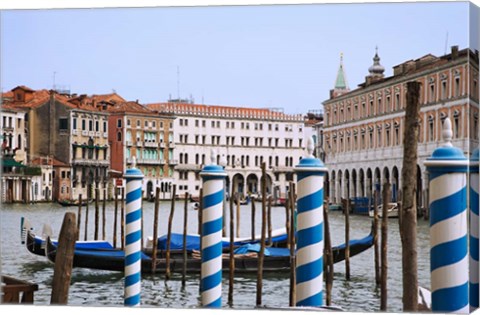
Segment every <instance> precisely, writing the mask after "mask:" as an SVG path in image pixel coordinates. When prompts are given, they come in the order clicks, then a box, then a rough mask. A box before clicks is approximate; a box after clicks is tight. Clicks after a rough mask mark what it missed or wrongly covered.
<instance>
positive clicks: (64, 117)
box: [3, 86, 110, 200]
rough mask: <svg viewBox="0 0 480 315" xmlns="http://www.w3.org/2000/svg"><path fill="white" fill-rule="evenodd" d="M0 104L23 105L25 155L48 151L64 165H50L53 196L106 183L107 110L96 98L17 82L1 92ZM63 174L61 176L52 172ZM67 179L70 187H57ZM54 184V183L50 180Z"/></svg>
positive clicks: (71, 195) (75, 193)
mask: <svg viewBox="0 0 480 315" xmlns="http://www.w3.org/2000/svg"><path fill="white" fill-rule="evenodd" d="M6 94H7V95H8V96H10V97H9V98H4V99H3V104H5V105H7V106H10V107H13V108H16V109H21V110H24V111H26V113H25V124H26V126H25V137H26V139H27V140H26V141H27V142H26V145H27V147H28V152H27V160H33V159H36V158H41V157H49V158H54V159H56V160H58V161H59V162H61V163H63V165H66V166H67V167H69V169H68V170H62V171H61V172H60V174H56V172H55V170H54V171H53V173H52V174H53V181H54V182H55V181H57V182H58V183H62V184H59V185H60V186H59V187H60V189H59V190H58V191H55V188H54V189H53V193H54V194H53V200H58V199H59V198H60V197H61V198H66V199H77V198H78V196H79V194H82V195H83V196H84V198H86V197H87V196H88V197H89V198H90V197H92V193H93V189H94V188H106V187H107V181H108V169H109V164H110V149H109V144H108V132H107V131H108V113H106V112H104V111H102V108H101V106H102V102H96V100H95V98H89V97H87V96H86V95H80V96H77V95H69V94H63V93H58V92H56V91H53V90H38V91H35V90H32V89H30V88H28V87H25V86H18V87H16V88H14V89H12V90H11V91H10V93H6ZM63 175H64V176H65V178H62V177H59V178H56V176H63ZM65 179H68V180H69V181H70V183H71V184H70V187H65V188H64V193H63V194H62V189H61V187H62V186H64V184H65V183H66V181H65ZM65 185H66V184H65ZM54 187H55V186H54Z"/></svg>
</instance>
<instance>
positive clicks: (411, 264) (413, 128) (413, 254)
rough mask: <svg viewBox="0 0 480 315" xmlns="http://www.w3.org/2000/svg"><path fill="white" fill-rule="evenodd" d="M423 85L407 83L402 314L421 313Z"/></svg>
mask: <svg viewBox="0 0 480 315" xmlns="http://www.w3.org/2000/svg"><path fill="white" fill-rule="evenodd" d="M419 99H420V83H419V82H407V104H406V108H405V132H404V145H403V166H402V208H399V210H400V213H399V217H400V218H401V219H400V220H401V227H400V236H401V240H402V273H403V274H402V279H403V280H402V281H403V311H404V312H416V311H417V310H418V293H417V292H418V274H417V198H416V193H417V162H418V150H417V148H418V133H419V124H418V115H419V112H420V102H419Z"/></svg>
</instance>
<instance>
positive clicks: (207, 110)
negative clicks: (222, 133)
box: [146, 102, 302, 120]
mask: <svg viewBox="0 0 480 315" xmlns="http://www.w3.org/2000/svg"><path fill="white" fill-rule="evenodd" d="M146 106H147V107H148V108H150V109H153V110H157V111H158V112H160V113H174V114H182V113H183V114H191V115H212V116H221V117H231V116H234V117H243V118H262V119H289V120H291V119H299V120H301V119H302V115H294V114H285V113H283V112H281V111H276V110H273V109H269V108H249V107H233V106H224V105H200V104H190V103H176V102H167V103H153V104H147V105H146Z"/></svg>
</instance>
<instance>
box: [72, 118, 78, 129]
mask: <svg viewBox="0 0 480 315" xmlns="http://www.w3.org/2000/svg"><path fill="white" fill-rule="evenodd" d="M72 124H73V130H76V129H77V118H73V120H72Z"/></svg>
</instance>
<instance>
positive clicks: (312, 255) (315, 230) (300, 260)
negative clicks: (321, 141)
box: [295, 138, 327, 306]
mask: <svg viewBox="0 0 480 315" xmlns="http://www.w3.org/2000/svg"><path fill="white" fill-rule="evenodd" d="M313 149H314V144H313V139H312V138H310V139H308V143H307V151H308V155H307V156H306V157H305V158H303V159H302V160H301V161H300V163H299V164H298V165H297V166H296V167H295V172H296V173H297V187H298V188H297V191H298V198H297V212H298V215H297V251H296V256H297V259H296V266H295V271H296V285H297V289H296V305H297V306H322V305H323V292H322V290H323V247H324V243H323V239H324V227H323V180H324V175H325V173H326V172H327V168H326V167H325V166H324V164H323V162H322V161H321V160H320V159H317V158H315V157H314V156H313V154H312V153H313Z"/></svg>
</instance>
